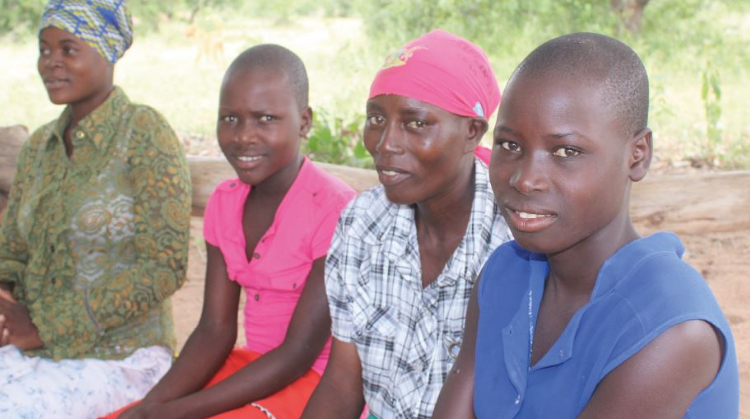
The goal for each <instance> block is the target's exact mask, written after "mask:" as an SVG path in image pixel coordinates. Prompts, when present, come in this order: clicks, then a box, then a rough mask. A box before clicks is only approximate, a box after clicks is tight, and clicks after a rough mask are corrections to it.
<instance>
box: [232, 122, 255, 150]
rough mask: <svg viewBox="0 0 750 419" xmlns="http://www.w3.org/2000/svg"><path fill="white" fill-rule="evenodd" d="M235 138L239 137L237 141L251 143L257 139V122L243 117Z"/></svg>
mask: <svg viewBox="0 0 750 419" xmlns="http://www.w3.org/2000/svg"><path fill="white" fill-rule="evenodd" d="M235 138H236V139H237V142H239V143H242V144H250V143H253V142H255V141H257V139H258V127H257V124H256V123H254V122H253V121H251V120H250V119H249V118H242V119H241V120H240V121H239V123H238V124H237V131H236V135H235Z"/></svg>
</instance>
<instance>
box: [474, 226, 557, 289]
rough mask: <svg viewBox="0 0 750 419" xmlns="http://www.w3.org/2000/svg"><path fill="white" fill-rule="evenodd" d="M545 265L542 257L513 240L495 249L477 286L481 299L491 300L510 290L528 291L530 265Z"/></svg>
mask: <svg viewBox="0 0 750 419" xmlns="http://www.w3.org/2000/svg"><path fill="white" fill-rule="evenodd" d="M534 263H541V264H546V261H545V259H544V256H543V255H539V254H536V253H533V252H529V251H528V250H526V249H524V248H522V247H521V246H520V245H519V244H518V243H517V242H516V241H515V240H512V241H509V242H506V243H503V244H501V245H500V246H499V247H497V248H496V249H495V250H494V251H493V252H492V254H491V255H490V256H489V258H488V259H487V263H486V264H485V266H484V270H483V271H482V280H481V281H480V283H479V284H480V285H479V296H480V298H481V299H489V300H493V299H495V298H497V297H498V296H501V294H510V293H511V290H513V289H516V288H518V289H519V290H521V289H523V290H526V289H528V278H529V273H530V270H531V268H532V264H534Z"/></svg>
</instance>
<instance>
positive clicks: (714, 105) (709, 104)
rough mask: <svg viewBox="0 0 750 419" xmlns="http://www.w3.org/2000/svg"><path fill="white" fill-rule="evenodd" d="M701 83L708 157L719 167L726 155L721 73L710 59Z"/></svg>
mask: <svg viewBox="0 0 750 419" xmlns="http://www.w3.org/2000/svg"><path fill="white" fill-rule="evenodd" d="M701 82H702V83H701V100H703V108H704V110H705V112H706V140H707V144H706V157H707V158H708V160H709V162H711V163H713V164H714V165H717V166H718V165H720V164H721V160H722V157H723V154H724V153H723V152H722V150H721V144H722V141H721V140H722V138H721V126H720V123H721V84H720V82H719V71H718V69H717V68H716V67H715V66H714V65H713V63H712V62H711V59H710V58H707V59H706V63H705V67H704V68H703V71H702V72H701Z"/></svg>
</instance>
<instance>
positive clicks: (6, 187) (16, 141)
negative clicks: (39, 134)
mask: <svg viewBox="0 0 750 419" xmlns="http://www.w3.org/2000/svg"><path fill="white" fill-rule="evenodd" d="M28 136H29V130H28V129H26V127H25V126H23V125H13V126H10V127H0V212H2V210H3V208H5V205H6V203H7V202H8V192H9V191H10V185H11V184H12V183H13V173H14V172H15V170H16V161H17V160H18V153H20V152H21V146H22V145H23V142H24V141H26V138H27V137H28Z"/></svg>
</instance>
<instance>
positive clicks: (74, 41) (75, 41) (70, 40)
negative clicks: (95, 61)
mask: <svg viewBox="0 0 750 419" xmlns="http://www.w3.org/2000/svg"><path fill="white" fill-rule="evenodd" d="M79 42H81V41H80V40H78V39H77V38H75V37H72V38H63V39H61V40H60V41H58V42H57V43H58V44H59V45H67V44H72V45H78V43H79ZM39 43H40V44H47V45H50V44H52V42H49V41H47V40H45V39H43V38H42V37H39Z"/></svg>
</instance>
